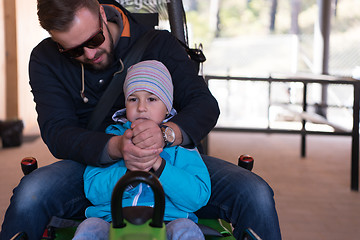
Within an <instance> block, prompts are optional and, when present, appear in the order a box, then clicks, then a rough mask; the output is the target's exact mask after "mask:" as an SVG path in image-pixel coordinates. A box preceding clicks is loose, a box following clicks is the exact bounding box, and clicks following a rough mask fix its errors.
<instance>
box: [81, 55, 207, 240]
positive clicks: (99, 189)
mask: <svg viewBox="0 0 360 240" xmlns="http://www.w3.org/2000/svg"><path fill="white" fill-rule="evenodd" d="M124 94H125V106H126V109H122V110H119V111H118V112H116V113H115V114H114V116H113V119H114V120H115V121H116V122H118V124H114V125H110V126H109V127H108V128H107V129H106V132H107V133H109V134H114V135H123V134H124V133H125V131H126V130H128V129H130V126H131V123H132V122H133V121H135V120H138V119H146V120H152V121H154V122H155V123H156V124H158V125H161V124H162V123H164V122H165V121H167V120H169V119H170V118H171V117H172V116H173V115H174V114H176V111H175V110H174V109H173V108H172V102H173V85H172V80H171V76H170V73H169V71H168V70H167V68H166V67H165V66H164V65H163V64H162V63H161V62H158V61H155V60H148V61H143V62H140V63H137V64H135V65H133V66H132V67H130V68H129V69H128V72H127V75H126V78H125V82H124ZM124 160H126V159H124ZM124 160H123V161H118V162H116V163H115V164H113V165H111V166H109V167H107V168H99V167H91V166H88V167H87V168H86V170H85V173H84V189H85V194H86V197H87V198H88V199H89V200H90V202H91V203H92V204H93V206H91V207H88V208H87V209H86V212H85V214H86V216H87V217H88V219H87V220H85V221H84V222H83V223H81V224H80V226H79V227H78V230H77V232H76V234H75V237H74V239H77V240H79V239H107V238H108V230H109V226H110V225H109V223H108V222H111V220H112V217H111V204H110V202H111V195H112V190H113V188H114V186H115V184H116V183H117V181H118V180H119V179H120V178H121V177H122V176H123V175H124V174H125V173H126V171H127V168H126V166H125V162H124ZM154 162H155V163H154V164H153V166H152V168H151V171H153V172H154V174H155V175H156V176H157V177H158V178H159V180H160V182H161V184H162V186H163V188H164V192H165V202H166V203H165V215H164V221H165V222H169V223H168V224H167V225H166V231H167V237H168V239H181V240H185V239H204V236H203V234H202V233H201V230H200V229H199V228H198V226H197V225H196V224H195V223H194V222H197V217H196V216H195V214H194V212H195V211H197V210H198V209H200V208H201V207H202V206H205V205H206V203H207V202H208V200H209V198H210V193H211V184H210V176H209V173H208V170H207V168H206V166H205V164H204V162H203V160H202V159H201V156H200V154H199V153H198V151H197V150H196V149H185V148H183V147H181V146H174V147H172V146H169V144H167V146H165V148H164V150H163V151H162V152H161V153H160V154H159V155H158V156H157V158H156V160H155V161H154ZM136 205H137V206H153V205H154V201H153V194H152V190H151V188H150V187H149V186H147V185H146V184H143V183H141V184H139V185H137V186H135V187H133V188H132V187H128V189H127V191H126V192H125V193H124V196H123V207H128V206H136Z"/></svg>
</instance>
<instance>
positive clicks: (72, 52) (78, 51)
mask: <svg viewBox="0 0 360 240" xmlns="http://www.w3.org/2000/svg"><path fill="white" fill-rule="evenodd" d="M64 53H65V54H67V55H68V56H69V57H72V58H77V57H80V56H81V55H83V54H84V48H83V47H77V48H73V49H69V50H68V51H66V52H64Z"/></svg>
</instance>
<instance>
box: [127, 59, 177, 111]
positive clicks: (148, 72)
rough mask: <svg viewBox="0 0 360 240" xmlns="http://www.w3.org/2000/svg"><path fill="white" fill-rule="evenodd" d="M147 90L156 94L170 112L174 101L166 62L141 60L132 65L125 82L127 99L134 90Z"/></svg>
mask: <svg viewBox="0 0 360 240" xmlns="http://www.w3.org/2000/svg"><path fill="white" fill-rule="evenodd" d="M141 90H145V91H147V92H151V93H152V94H155V95H156V96H157V97H159V98H160V100H161V101H162V102H163V103H164V104H165V106H166V108H167V110H168V111H169V112H170V111H171V109H172V103H173V84H172V80H171V75H170V73H169V71H168V70H167V68H166V67H165V65H164V64H162V63H161V62H159V61H156V60H148V61H143V62H139V63H137V64H135V65H133V66H131V67H130V68H129V69H128V71H127V74H126V77H125V82H124V93H125V100H126V99H128V97H129V96H130V95H131V94H133V93H134V92H137V91H141Z"/></svg>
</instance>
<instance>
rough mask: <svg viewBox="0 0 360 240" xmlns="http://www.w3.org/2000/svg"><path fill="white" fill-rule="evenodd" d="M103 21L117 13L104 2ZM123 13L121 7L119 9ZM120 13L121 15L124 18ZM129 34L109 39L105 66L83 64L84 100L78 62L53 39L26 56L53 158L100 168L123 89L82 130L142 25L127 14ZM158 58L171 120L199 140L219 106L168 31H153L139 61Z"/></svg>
mask: <svg viewBox="0 0 360 240" xmlns="http://www.w3.org/2000/svg"><path fill="white" fill-rule="evenodd" d="M104 9H105V12H106V16H107V18H108V21H115V20H116V18H117V17H119V16H118V15H116V14H117V13H118V11H117V10H116V9H114V8H113V7H111V6H104ZM123 11H124V12H125V13H126V14H128V13H127V12H126V10H124V9H123ZM125 17H126V16H125ZM127 18H128V20H129V23H130V37H127V36H122V37H120V39H119V40H118V41H117V42H115V43H114V44H115V49H114V57H115V60H116V61H114V62H113V64H112V65H111V66H109V68H108V69H105V70H101V71H95V70H93V69H90V68H87V67H86V66H85V74H84V76H85V95H86V97H87V98H88V99H89V101H88V102H87V103H84V102H83V100H82V98H81V97H80V90H81V65H80V64H79V62H77V61H75V60H73V59H70V58H68V57H66V56H64V55H63V54H61V53H59V51H58V48H57V45H56V43H55V42H54V41H53V40H52V39H51V38H47V39H45V40H43V41H42V42H41V43H39V45H37V46H36V47H35V48H34V49H33V51H32V53H31V56H30V63H29V76H30V85H31V89H32V93H33V95H34V101H35V103H36V111H37V113H38V123H39V127H40V131H41V136H42V138H43V140H44V142H45V143H46V145H47V146H48V148H49V150H50V151H51V153H52V154H53V155H54V156H55V157H56V158H59V159H71V160H75V161H78V162H80V163H85V164H89V165H94V166H101V163H104V162H103V158H102V156H103V154H102V153H103V149H104V147H105V145H106V143H107V142H108V140H109V139H110V138H111V135H109V134H106V133H105V132H104V130H105V128H106V126H109V125H110V124H111V123H112V120H111V115H112V113H114V112H115V111H116V110H117V109H122V108H124V107H125V102H124V93H123V91H122V89H119V97H118V99H117V101H116V102H115V104H114V106H113V108H112V109H111V111H110V112H109V113H108V115H107V116H106V118H105V120H104V122H103V123H102V124H101V127H100V128H99V129H98V130H97V131H89V130H88V129H86V126H87V123H88V121H89V119H90V116H91V113H92V111H93V110H94V108H95V106H96V104H97V103H98V101H99V99H100V97H101V96H102V95H103V93H104V91H105V89H106V87H107V86H108V85H109V83H110V81H111V79H112V75H113V73H115V72H116V71H118V70H119V69H120V62H119V60H120V59H124V56H125V54H127V52H129V51H130V48H131V46H132V45H133V44H134V43H135V42H136V40H137V39H138V38H139V37H140V36H141V35H142V34H143V33H144V32H145V31H147V30H148V29H147V28H146V27H144V26H143V25H140V24H138V23H137V22H136V21H135V20H134V19H133V18H132V17H131V15H129V14H128V15H127ZM150 59H154V60H158V61H161V62H162V63H164V65H165V66H166V67H167V68H168V69H169V72H170V73H171V76H172V80H173V84H174V108H175V109H176V110H177V111H178V113H179V114H178V115H177V116H175V117H174V118H173V119H172V120H171V121H172V122H174V123H176V124H177V125H178V126H180V127H181V129H182V130H183V131H185V132H186V133H187V134H188V135H189V137H190V139H191V140H192V141H193V142H194V143H198V142H200V140H201V139H202V138H204V137H205V136H206V134H208V133H209V131H210V130H211V129H212V128H213V127H214V126H215V124H216V121H217V118H218V116H219V108H218V105H217V102H216V100H215V98H214V97H213V96H212V95H211V93H210V91H209V90H208V88H207V86H206V84H205V82H204V79H203V78H201V77H199V76H198V75H197V72H196V70H195V67H194V65H193V63H192V62H191V60H190V59H189V57H188V56H187V54H186V52H185V51H184V49H183V48H182V47H181V46H180V44H179V43H178V42H177V40H176V39H175V38H174V36H173V35H172V34H170V33H169V32H167V31H159V34H158V35H157V36H156V37H155V38H154V39H153V41H152V42H151V43H150V44H149V45H148V47H147V49H146V50H145V53H144V55H143V59H142V60H150Z"/></svg>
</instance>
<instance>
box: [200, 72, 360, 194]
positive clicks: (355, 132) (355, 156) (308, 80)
mask: <svg viewBox="0 0 360 240" xmlns="http://www.w3.org/2000/svg"><path fill="white" fill-rule="evenodd" d="M204 78H205V81H206V83H207V84H208V83H209V81H210V80H224V81H229V80H238V81H252V82H267V83H268V87H269V101H268V103H269V105H268V109H269V108H270V105H271V104H272V103H271V84H272V83H275V82H284V83H302V84H303V91H302V94H303V97H302V111H303V112H302V113H303V114H301V115H299V116H300V117H301V118H302V128H301V129H300V130H294V129H275V128H272V127H270V124H268V126H267V127H265V128H264V127H256V128H253V127H215V128H214V129H213V131H230V132H236V131H237V132H261V133H289V134H300V135H301V156H302V157H304V156H305V155H306V135H310V134H318V135H337V136H339V135H340V136H350V137H351V138H352V143H351V179H350V181H351V190H354V191H359V104H360V92H359V91H360V82H359V81H357V80H355V79H353V78H344V77H332V76H327V75H320V76H312V77H308V76H307V77H277V78H274V77H269V78H259V77H232V76H211V75H207V76H205V77H204ZM312 83H318V84H320V85H322V86H327V85H331V84H345V85H351V86H353V96H354V99H353V104H352V110H353V111H352V112H353V114H352V122H353V124H352V129H351V130H349V131H346V130H344V129H343V128H341V127H337V126H336V125H335V124H332V123H331V122H330V121H327V120H326V118H322V120H323V122H322V123H325V124H327V125H329V126H332V127H333V128H334V129H335V130H334V131H331V132H329V131H321V130H320V131H313V130H307V129H306V126H305V125H306V122H307V120H310V118H311V117H309V115H308V112H307V108H308V102H307V95H308V85H309V84H312ZM287 104H291V103H287ZM322 107H325V108H326V107H329V106H327V105H326V104H325V106H324V105H322ZM204 147H205V150H206V149H207V141H205V142H204Z"/></svg>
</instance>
